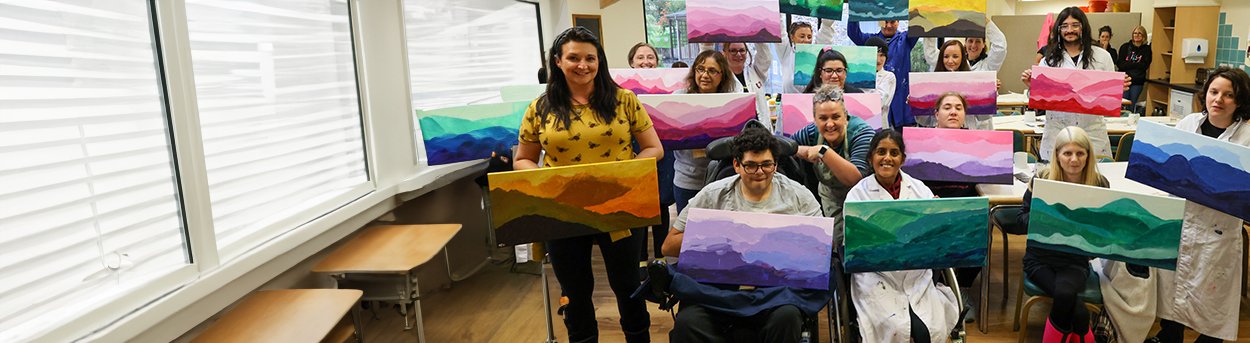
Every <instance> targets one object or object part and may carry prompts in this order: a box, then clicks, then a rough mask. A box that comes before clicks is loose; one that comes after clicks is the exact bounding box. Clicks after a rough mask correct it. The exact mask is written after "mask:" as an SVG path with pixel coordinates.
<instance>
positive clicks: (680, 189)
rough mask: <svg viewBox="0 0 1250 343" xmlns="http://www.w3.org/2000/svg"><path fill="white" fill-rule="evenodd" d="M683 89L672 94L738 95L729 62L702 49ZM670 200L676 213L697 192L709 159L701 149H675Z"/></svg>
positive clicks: (716, 54) (718, 52) (700, 187)
mask: <svg viewBox="0 0 1250 343" xmlns="http://www.w3.org/2000/svg"><path fill="white" fill-rule="evenodd" d="M686 85H687V86H686V88H685V89H679V90H677V91H676V92H673V94H711V93H741V92H742V89H741V88H740V87H739V86H738V85H737V84H736V83H735V82H734V76H733V74H731V71H730V66H729V62H728V61H727V60H726V59H725V55H722V54H721V53H720V51H716V50H704V51H703V52H701V53H699V56H696V57H695V58H694V67H692V68H690V72H689V73H688V74H686ZM673 156H674V161H673V170H674V174H673V197H674V198H676V199H675V200H676V201H677V212H678V213H681V210H682V209H685V208H686V204H687V203H688V202H690V198H693V197H694V195H695V194H697V193H699V189H702V188H703V184H704V183H705V182H706V180H704V179H705V178H706V174H707V165H708V163H709V162H711V160H709V159H708V158H707V152H705V151H704V150H703V149H694V150H677V151H674V152H673Z"/></svg>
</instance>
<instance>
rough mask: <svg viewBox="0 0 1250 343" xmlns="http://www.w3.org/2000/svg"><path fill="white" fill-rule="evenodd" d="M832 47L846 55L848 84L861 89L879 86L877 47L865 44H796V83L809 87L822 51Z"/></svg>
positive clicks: (796, 84)
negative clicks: (865, 45)
mask: <svg viewBox="0 0 1250 343" xmlns="http://www.w3.org/2000/svg"><path fill="white" fill-rule="evenodd" d="M824 48H831V49H833V50H837V51H838V52H840V53H842V56H844V57H846V63H848V64H849V65H847V66H846V84H847V85H849V86H853V87H858V88H859V89H864V90H867V89H873V88H877V48H874V47H864V46H828V45H820V44H795V45H794V85H795V86H800V87H807V84H808V83H810V82H812V76H813V75H812V71H814V70H816V60H817V59H818V58H820V51H821V49H824Z"/></svg>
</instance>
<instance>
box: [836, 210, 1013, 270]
mask: <svg viewBox="0 0 1250 343" xmlns="http://www.w3.org/2000/svg"><path fill="white" fill-rule="evenodd" d="M842 211H843V214H844V216H845V220H846V225H845V226H846V229H845V230H846V235H845V237H846V238H845V242H846V243H845V244H846V249H845V252H843V259H842V261H843V265H844V267H845V268H846V271H847V272H850V273H859V272H885V271H896V270H914V269H936V268H957V267H980V266H984V265H985V257H986V255H985V254H986V252H987V251H988V250H989V248H988V244H989V241H988V240H989V237H988V235H989V230H988V229H987V227H989V200H988V199H987V198H949V199H915V200H871V201H847V202H846V205H845V206H844V207H843V210H842Z"/></svg>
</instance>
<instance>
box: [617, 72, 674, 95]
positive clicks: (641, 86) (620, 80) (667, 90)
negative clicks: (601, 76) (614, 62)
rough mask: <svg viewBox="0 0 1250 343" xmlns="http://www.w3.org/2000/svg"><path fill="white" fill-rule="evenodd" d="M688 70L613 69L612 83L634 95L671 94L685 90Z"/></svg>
mask: <svg viewBox="0 0 1250 343" xmlns="http://www.w3.org/2000/svg"><path fill="white" fill-rule="evenodd" d="M689 72H690V69H689V68H636V69H635V68H613V69H609V70H608V73H609V74H612V81H616V84H617V85H620V86H621V88H625V89H628V90H630V91H633V92H634V94H673V92H676V91H677V90H678V89H683V88H686V74H687V73H689Z"/></svg>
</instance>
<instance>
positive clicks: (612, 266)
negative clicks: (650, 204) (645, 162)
mask: <svg viewBox="0 0 1250 343" xmlns="http://www.w3.org/2000/svg"><path fill="white" fill-rule="evenodd" d="M604 56H605V55H604V51H603V45H601V43H599V38H597V37H595V36H594V34H592V33H590V31H589V30H587V29H586V28H583V27H580V26H578V27H573V28H570V29H568V30H565V31H564V32H563V33H561V34H560V35H559V36H557V37H556V39H555V42H554V43H552V44H551V53H550V55H549V56H548V62H547V69H548V70H550V71H551V80H550V81H551V82H550V83H548V84H547V91H546V92H545V93H543V95H542V96H540V97H539V98H538V99H535V100H534V102H533V103H531V104H530V106H529V108H528V109H527V110H526V111H525V116H524V118H523V119H522V121H521V128H520V134H519V135H518V140H519V141H520V142H519V144H518V146H517V154H516V161H514V162H513V167H514V168H515V169H517V170H524V169H534V168H538V158H539V156H540V152H543V151H545V152H546V154H545V155H544V156H543V165H544V166H548V167H558V166H568V165H577V164H584V163H596V162H611V161H623V160H630V159H641V158H656V159H660V158H663V157H664V150H663V148H662V147H661V146H660V138H659V137H658V136H657V135H656V133H655V127H653V126H652V123H651V117H649V116H648V115H647V112H646V110H644V109H643V107H642V104H641V103H639V102H638V97H637V96H636V95H634V93H633V92H630V91H628V90H625V89H622V88H620V87H617V85H616V82H613V81H612V77H611V76H609V75H608V61H607V60H606V59H605V58H604ZM633 140H637V141H638V144H639V146H640V149H639V151H638V152H637V153H635V152H634V149H632V148H631V147H630V142H631V141H633ZM593 245H598V246H599V251H600V252H601V253H602V255H603V264H604V267H605V269H606V270H607V275H608V284H609V285H610V286H611V288H612V292H613V293H615V294H616V304H617V309H618V310H619V311H620V314H621V329H622V330H623V331H624V332H625V340H626V341H628V342H648V341H650V334H649V331H648V330H649V328H650V326H651V317H650V315H649V314H647V306H646V304H645V303H644V302H643V300H642V299H631V298H630V295H631V294H632V293H633V291H634V290H635V289H637V288H638V285H639V278H638V250H639V247H638V240H637V239H634V238H630V230H620V231H616V232H611V233H603V234H597V235H591V236H581V237H573V238H565V239H556V240H552V241H549V242H547V251H548V254H549V256H550V259H551V266H552V269H554V271H555V275H556V280H557V281H559V282H560V287H561V288H562V289H563V292H564V294H565V295H566V296H568V298H569V303H568V305H567V307H566V308H565V315H564V325H565V327H567V328H568V334H569V341H570V342H594V341H598V337H599V326H598V323H597V322H596V320H595V308H594V303H593V302H592V301H591V294H592V293H593V291H594V282H595V277H594V274H593V273H592V271H591V270H592V268H591V264H590V255H591V246H593Z"/></svg>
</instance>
